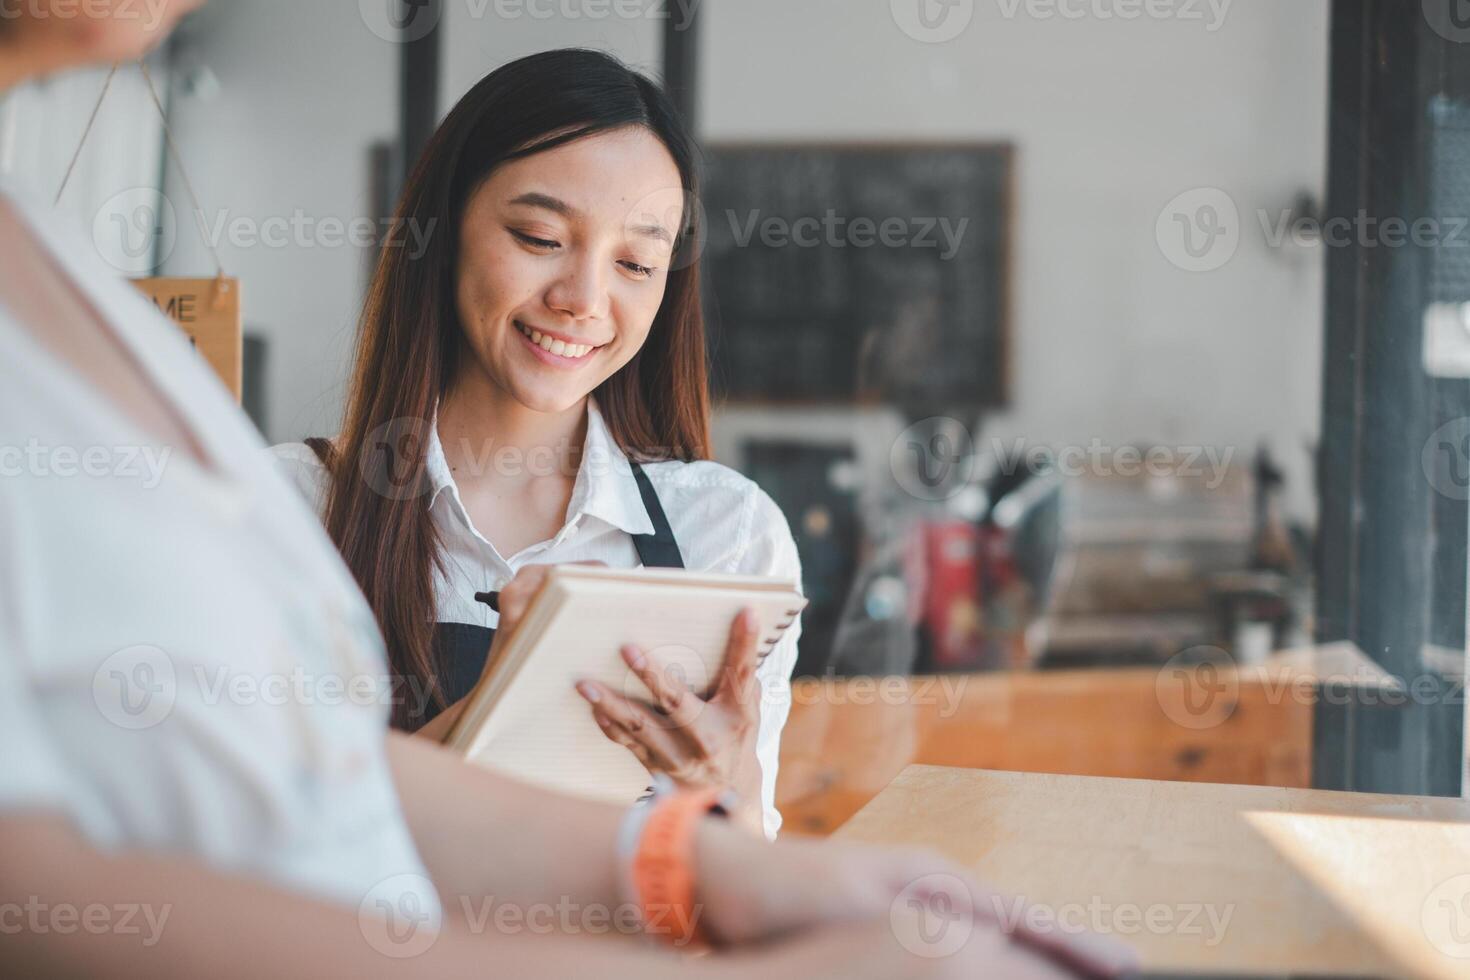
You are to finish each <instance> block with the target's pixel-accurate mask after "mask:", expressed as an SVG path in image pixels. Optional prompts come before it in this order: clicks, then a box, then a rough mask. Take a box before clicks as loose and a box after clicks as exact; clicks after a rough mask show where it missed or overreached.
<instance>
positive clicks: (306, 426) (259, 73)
mask: <svg viewBox="0 0 1470 980" xmlns="http://www.w3.org/2000/svg"><path fill="white" fill-rule="evenodd" d="M191 28H192V29H191V31H190V33H189V35H188V37H187V38H186V43H185V46H184V49H183V51H182V53H181V61H182V62H183V65H182V66H181V73H183V70H184V69H185V68H187V67H188V66H204V67H206V68H207V69H208V70H209V71H210V72H212V73H213V75H214V77H215V78H216V79H217V80H218V93H217V94H216V95H214V96H213V97H212V98H203V97H182V98H179V99H178V100H177V101H176V102H175V105H174V115H175V120H176V122H175V126H176V129H177V132H178V134H179V139H180V143H181V150H182V153H183V155H184V159H185V162H186V165H187V166H188V168H189V171H190V173H191V174H192V176H193V178H194V182H195V184H196V186H197V188H198V190H199V194H200V197H201V199H202V205H203V208H204V210H205V212H206V214H207V215H208V216H209V220H210V222H211V224H215V225H216V226H217V222H218V221H219V220H220V219H221V218H223V219H226V220H227V221H229V222H236V223H237V226H238V227H240V228H242V229H247V230H248V228H250V227H255V228H259V229H261V230H262V231H268V230H269V229H268V228H267V226H266V222H270V221H275V222H277V225H276V227H277V228H279V222H281V221H283V220H284V221H287V222H291V221H297V224H298V225H299V226H300V227H301V228H303V229H307V230H306V231H304V232H303V233H298V232H297V231H295V230H294V229H292V230H289V231H287V232H286V234H285V239H286V241H287V244H286V245H285V246H284V247H274V246H271V245H265V244H250V242H251V239H250V238H249V237H248V235H247V236H245V237H241V236H240V235H226V236H225V240H224V241H223V242H222V243H221V246H220V253H221V256H222V259H223V263H224V267H225V271H226V272H228V273H230V274H231V275H237V276H239V277H240V278H241V280H242V294H243V302H244V318H245V325H246V329H247V330H256V331H259V332H260V333H262V334H264V335H265V336H266V337H267V338H268V339H269V341H270V355H269V356H270V367H269V379H270V383H269V389H268V395H267V398H268V403H269V417H270V426H269V428H270V431H269V433H268V435H269V436H270V438H271V439H272V440H276V441H282V440H287V439H299V438H301V437H302V436H306V435H330V434H332V433H335V432H336V431H337V427H338V425H339V424H340V416H341V405H342V398H343V387H344V382H345V378H346V373H347V359H348V355H349V352H350V350H351V343H352V339H353V337H354V335H355V332H356V326H357V317H358V313H359V312H360V309H361V305H362V295H363V289H364V286H365V284H366V279H367V272H368V268H367V264H368V262H369V261H370V252H371V249H368V248H362V247H359V246H355V245H352V244H350V243H347V242H345V240H343V241H341V242H340V243H338V242H339V239H338V236H337V235H336V234H334V233H333V232H332V230H331V227H330V225H328V227H326V228H323V227H322V224H321V223H322V222H324V221H328V222H330V221H332V220H341V221H344V222H346V221H351V220H354V219H360V218H371V217H373V216H374V209H373V202H372V200H371V194H370V184H369V175H370V170H369V158H368V151H369V147H370V145H371V144H372V143H373V141H375V140H380V139H392V138H396V136H397V128H398V54H399V52H398V45H397V44H395V43H391V42H389V41H386V40H383V39H382V38H381V37H379V36H377V35H376V34H374V33H373V32H372V31H371V30H370V29H369V27H368V25H367V24H366V23H365V22H364V19H363V17H362V15H361V14H360V13H359V8H358V5H357V4H355V3H351V2H344V0H330V2H319V0H313V2H309V3H302V2H299V0H228V2H216V3H211V4H210V5H209V6H208V7H206V8H205V9H204V10H203V11H202V12H201V13H200V14H199V15H197V20H196V21H195V23H193V24H192V25H191ZM166 193H167V195H168V197H169V199H170V200H171V201H173V202H174V204H175V205H176V206H177V207H178V208H179V212H180V214H181V215H184V214H185V213H186V211H187V209H188V197H187V195H186V194H185V192H184V188H183V186H182V183H181V182H180V180H179V175H178V174H177V172H175V171H174V170H172V169H170V172H169V179H168V182H167V186H166ZM298 212H300V215H301V217H300V220H298V219H297V217H296V216H297V214H298ZM166 268H167V270H168V272H169V273H170V274H174V275H203V274H209V273H210V272H211V271H212V270H213V265H212V262H211V259H210V257H209V255H208V253H207V252H206V251H205V250H204V247H203V245H202V244H201V243H200V238H199V236H198V235H197V234H196V233H195V232H194V229H193V228H192V227H190V228H187V229H184V228H181V231H180V235H179V244H178V247H177V249H176V250H175V252H174V254H173V257H172V258H171V260H170V261H169V263H168V264H167V266H166Z"/></svg>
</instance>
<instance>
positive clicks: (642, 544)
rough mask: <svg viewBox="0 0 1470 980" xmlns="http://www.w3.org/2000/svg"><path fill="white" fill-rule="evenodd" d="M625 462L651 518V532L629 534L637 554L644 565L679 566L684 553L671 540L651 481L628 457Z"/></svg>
mask: <svg viewBox="0 0 1470 980" xmlns="http://www.w3.org/2000/svg"><path fill="white" fill-rule="evenodd" d="M628 465H630V466H631V467H632V468H633V479H635V480H637V481H638V493H639V494H640V495H641V496H642V497H643V509H644V510H646V511H648V519H649V520H650V521H652V522H653V533H652V534H635V535H633V546H634V547H635V548H637V549H638V557H639V558H640V559H641V560H642V561H643V564H644V566H646V567H648V568H683V567H684V556H683V554H681V553H680V551H679V542H678V541H676V540H674V529H673V528H671V527H669V519H668V517H667V516H666V515H665V514H664V507H663V504H661V503H659V499H658V494H657V493H655V492H654V489H653V482H652V481H651V480H649V479H648V474H647V473H645V472H643V467H641V466H639V465H638V464H637V463H635V462H633V461H632V460H629V461H628Z"/></svg>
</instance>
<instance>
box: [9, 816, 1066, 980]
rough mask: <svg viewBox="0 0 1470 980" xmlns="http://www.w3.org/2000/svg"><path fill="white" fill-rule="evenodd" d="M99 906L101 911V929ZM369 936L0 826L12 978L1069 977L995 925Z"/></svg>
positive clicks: (199, 871)
mask: <svg viewBox="0 0 1470 980" xmlns="http://www.w3.org/2000/svg"><path fill="white" fill-rule="evenodd" d="M89 910H104V911H101V912H100V915H101V916H103V918H99V917H97V914H94V913H92V912H90V911H89ZM140 910H142V911H140ZM124 916H126V917H127V918H126V920H125V919H124ZM104 918H105V920H106V921H105V922H104ZM83 923H90V926H89V927H84V926H83V925H82V924H83ZM378 928H381V926H379V927H378ZM372 929H373V924H372V923H371V922H367V923H366V926H365V923H364V919H363V918H362V915H360V914H354V912H353V911H352V910H351V909H348V908H343V907H340V906H333V905H327V904H324V903H320V902H315V901H312V900H310V899H307V898H303V897H301V896H299V895H296V894H293V893H290V892H284V891H280V890H278V889H274V888H271V887H268V886H266V885H262V884H259V883H256V882H252V881H246V880H244V879H240V878H234V877H230V876H227V875H224V874H220V873H218V872H215V871H211V870H208V869H206V868H205V867H204V866H202V865H200V864H197V863H194V862H190V861H184V860H179V859H169V858H165V857H161V856H156V855H132V856H126V855H124V856H112V855H104V854H102V853H100V852H98V851H96V850H94V849H93V848H91V847H90V846H89V845H88V844H87V842H86V841H85V840H83V839H82V838H81V837H80V835H78V834H77V833H76V832H75V831H74V830H73V829H72V828H71V827H70V825H69V824H68V823H67V822H66V821H65V820H64V819H63V818H61V817H59V816H50V815H42V814H34V815H27V816H21V815H14V814H12V815H8V816H5V815H0V975H4V976H27V977H73V976H78V977H107V978H114V977H115V978H137V980H157V978H160V977H164V978H167V977H202V976H207V977H210V978H213V980H236V978H238V980H254V978H257V977H262V976H265V977H271V978H272V980H289V978H292V977H303V978H307V977H309V978H312V980H315V978H318V977H324V976H332V977H336V976H344V977H357V976H366V977H403V978H413V977H424V978H432V980H452V978H455V977H475V978H484V977H524V976H530V977H547V978H553V977H578V978H580V977H585V976H588V975H596V976H604V977H637V978H638V980H664V978H668V980H673V978H675V977H678V978H681V980H701V978H703V980H736V978H743V977H747V976H750V975H753V974H754V975H759V976H762V977H765V978H767V980H808V978H810V977H813V976H841V977H844V978H847V980H868V978H872V980H895V978H902V977H915V978H926V980H927V978H934V980H949V978H954V980H961V978H963V980H970V978H971V977H974V976H980V975H985V976H992V977H1015V978H1055V977H1060V976H1062V975H1063V973H1062V971H1061V970H1059V969H1058V968H1056V967H1055V966H1053V965H1052V964H1051V963H1049V962H1047V961H1044V960H1042V959H1040V958H1037V957H1035V956H1033V955H1031V954H1030V953H1028V952H1026V951H1025V950H1023V949H1021V948H1019V947H1017V946H1015V945H1013V944H1011V943H1009V942H1008V941H1006V939H1005V937H1003V936H1002V935H1001V934H1000V933H999V932H998V931H997V930H995V929H993V928H988V927H985V926H981V927H980V928H977V929H976V930H975V934H974V937H973V938H972V939H971V940H970V941H969V942H968V943H967V944H966V946H965V948H964V949H963V950H960V951H958V952H957V953H956V954H955V955H951V956H947V957H944V958H940V959H934V958H926V957H923V956H917V955H914V954H913V953H912V952H909V951H907V950H905V949H904V948H903V946H902V944H901V943H900V942H899V941H897V939H896V938H895V936H894V932H893V928H892V926H890V924H889V921H888V919H887V918H886V917H885V918H883V919H880V920H876V921H870V922H868V923H865V924H861V925H854V926H849V927H845V928H841V929H833V930H826V931H823V932H821V933H818V934H814V935H811V936H809V937H807V938H804V939H802V940H800V941H797V942H789V943H784V944H781V945H779V946H776V947H773V948H768V949H766V950H765V951H762V952H757V953H749V954H741V955H735V956H722V957H713V958H709V959H706V960H702V961H691V960H688V959H684V958H680V957H675V956H672V955H670V954H667V953H658V952H655V951H653V950H651V949H648V948H640V947H637V946H633V945H631V944H618V943H611V942H606V941H600V940H598V939H597V938H595V937H563V936H557V935H550V934H546V935H537V934H527V933H526V932H525V931H522V932H521V933H519V934H517V935H508V934H505V933H504V932H498V931H495V930H494V929H490V930H487V931H484V932H482V933H481V934H478V935H477V934H474V933H472V932H470V931H469V929H468V928H467V927H466V925H465V924H463V923H458V924H457V923H455V922H454V921H453V919H450V920H448V921H447V923H446V927H445V929H444V930H443V932H442V933H441V934H439V935H438V936H437V937H436V938H435V939H434V941H433V942H432V943H431V944H429V945H428V946H427V948H426V949H424V950H423V951H421V952H416V953H415V955H412V956H402V957H398V956H389V955H387V954H385V953H384V952H382V951H380V949H379V948H377V947H375V946H373V945H372V944H371V943H370V942H369V940H368V936H369V935H370V934H372Z"/></svg>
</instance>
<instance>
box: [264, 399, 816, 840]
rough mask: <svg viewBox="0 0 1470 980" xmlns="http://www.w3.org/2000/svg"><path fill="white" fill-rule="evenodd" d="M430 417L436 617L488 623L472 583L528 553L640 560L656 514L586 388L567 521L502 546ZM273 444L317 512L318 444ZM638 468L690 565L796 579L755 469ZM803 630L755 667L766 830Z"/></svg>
mask: <svg viewBox="0 0 1470 980" xmlns="http://www.w3.org/2000/svg"><path fill="white" fill-rule="evenodd" d="M427 428H428V430H429V431H428V432H427V433H426V435H427V438H428V441H429V448H428V459H427V473H428V476H429V494H430V497H429V508H430V512H431V513H432V515H433V518H434V523H435V526H436V528H437V529H438V531H439V535H440V539H441V540H442V542H443V546H444V559H445V560H444V568H445V573H444V574H443V575H441V576H439V577H438V578H437V580H436V582H435V595H436V597H437V603H438V612H437V615H436V617H435V618H436V620H437V621H438V622H444V623H468V624H471V625H475V626H485V627H489V628H491V629H493V628H495V626H496V625H497V623H498V622H499V620H500V617H499V614H498V613H496V612H495V611H494V610H492V609H490V607H489V606H486V605H485V604H484V603H481V602H476V601H475V593H477V592H497V591H499V590H500V589H501V588H503V587H504V586H505V584H506V583H507V582H509V581H510V580H511V579H512V578H513V577H514V576H515V574H516V572H518V571H519V570H520V569H521V568H523V567H525V566H527V565H552V564H562V563H564V562H575V561H600V562H604V563H606V564H608V565H610V566H612V567H614V568H633V567H636V566H638V565H639V564H640V562H639V559H638V552H637V549H636V548H635V547H634V545H633V539H632V537H631V535H635V534H651V533H653V523H652V521H650V520H649V517H648V512H647V510H646V509H645V508H644V506H643V498H642V496H641V495H640V494H639V492H638V483H637V481H636V480H635V479H634V477H633V472H632V469H631V468H630V467H629V465H628V460H627V457H626V456H625V455H624V454H623V452H622V450H621V449H620V448H619V447H618V444H617V442H616V441H615V440H614V439H613V438H612V434H611V433H610V432H609V431H608V428H607V423H606V421H605V420H604V419H603V417H602V413H601V411H599V410H598V407H597V404H596V402H595V400H594V399H591V398H589V399H588V400H587V441H586V443H585V445H584V449H583V454H582V463H581V466H580V467H579V469H578V472H577V479H576V483H575V484H574V486H573V488H572V498H571V502H570V503H569V504H568V505H567V516H566V522H565V523H564V524H563V525H562V528H561V530H559V531H558V532H557V533H556V535H555V536H553V537H552V538H551V539H550V540H547V541H542V542H539V543H538V544H533V545H531V546H530V547H528V548H525V549H523V550H522V551H520V552H518V553H517V554H514V555H510V556H508V557H507V556H504V555H502V554H500V552H499V551H498V550H497V549H496V547H495V546H494V545H493V544H491V543H490V542H489V541H488V540H487V539H486V538H485V537H484V536H483V535H481V534H480V532H479V531H478V530H476V528H475V526H474V522H473V521H471V520H470V515H469V512H468V511H467V510H466V509H465V507H464V504H463V502H462V501H461V499H460V495H459V488H458V487H457V486H456V485H455V482H454V477H453V475H452V474H451V473H450V471H449V465H448V463H447V462H446V461H445V457H444V448H443V446H442V445H441V444H440V441H439V434H438V427H437V426H429V427H427ZM274 452H275V454H276V456H277V458H278V459H279V460H280V461H281V464H282V466H283V467H284V469H285V471H286V473H287V474H288V475H289V476H290V477H291V479H292V480H294V481H295V483H296V484H297V486H299V487H300V488H301V491H302V493H303V494H305V495H306V497H307V499H308V500H309V501H311V502H312V504H313V505H314V506H315V507H316V509H317V512H318V513H321V512H322V510H323V509H324V506H325V503H326V471H325V469H324V468H323V467H322V465H321V461H320V460H319V459H317V456H316V454H315V453H314V452H312V450H311V449H310V447H308V446H307V445H305V444H304V443H288V444H286V445H282V446H277V447H275V449H274ZM487 464H488V461H487ZM527 465H530V462H529V461H528V462H527ZM643 470H644V472H645V473H647V474H648V479H649V482H651V483H652V484H653V488H654V490H655V492H656V493H657V494H658V498H659V502H660V503H661V504H662V505H663V509H664V513H665V515H666V516H667V517H668V521H669V525H670V527H671V528H672V529H673V532H674V538H675V539H676V540H677V541H678V543H679V550H680V552H681V553H682V554H683V556H684V564H685V566H686V567H687V568H690V569H693V570H696V571H706V572H728V573H736V574H743V575H768V576H774V577H778V578H783V579H787V580H790V581H793V582H796V583H797V585H798V587H799V586H800V584H801V561H800V559H799V558H798V557H797V552H796V542H795V541H794V540H793V539H792V537H791V530H790V528H789V527H788V525H787V523H786V517H785V515H784V514H782V513H781V509H780V508H779V507H777V506H776V504H775V502H774V501H773V500H771V498H770V496H768V495H767V494H766V493H765V491H763V490H761V488H760V487H758V486H757V485H756V484H755V483H754V482H753V481H751V480H750V479H748V478H747V477H744V476H742V475H740V474H739V473H737V472H735V471H734V470H732V469H730V468H729V467H727V466H722V465H720V464H719V463H715V462H709V461H700V462H693V463H681V462H677V461H671V462H661V463H645V464H643ZM800 634H801V623H800V621H799V620H798V622H796V623H794V624H792V626H791V628H790V629H789V630H787V631H786V633H785V634H784V636H783V637H782V639H781V641H780V642H779V643H778V644H777V645H776V647H775V649H774V650H772V651H771V653H770V655H769V656H767V657H766V659H765V661H764V662H763V663H762V664H761V666H760V668H759V670H758V672H757V676H758V677H759V679H760V683H761V690H762V698H761V718H760V727H759V731H758V733H757V736H756V755H757V757H758V759H759V761H760V766H761V801H762V804H763V809H764V826H765V832H766V836H767V837H771V838H774V837H775V836H776V832H777V830H779V829H780V826H781V814H780V813H779V812H778V811H777V810H776V770H777V767H778V765H779V755H780V744H781V729H782V728H783V727H785V725H786V716H787V713H788V711H789V710H790V707H791V688H790V680H791V671H792V670H793V669H794V668H795V666H796V645H797V640H798V638H799V637H800Z"/></svg>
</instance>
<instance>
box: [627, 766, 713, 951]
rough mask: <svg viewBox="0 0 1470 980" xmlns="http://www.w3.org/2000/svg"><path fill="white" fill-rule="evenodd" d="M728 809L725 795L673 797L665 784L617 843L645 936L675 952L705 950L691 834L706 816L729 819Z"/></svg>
mask: <svg viewBox="0 0 1470 980" xmlns="http://www.w3.org/2000/svg"><path fill="white" fill-rule="evenodd" d="M730 805H731V803H730V795H729V793H728V792H727V791H725V790H720V789H710V790H686V791H673V790H672V783H667V782H665V784H664V787H663V788H662V789H656V791H655V795H654V798H653V800H651V801H650V802H648V803H646V804H640V805H639V806H636V807H634V809H633V811H632V812H630V813H629V815H628V820H627V822H626V823H624V825H623V839H622V841H621V842H620V844H621V847H620V850H622V851H623V853H624V855H625V856H626V857H627V858H629V860H628V862H627V876H626V879H625V887H626V888H627V891H628V898H629V900H630V901H631V902H632V903H633V904H634V905H635V906H637V908H638V911H639V915H640V917H641V920H642V923H643V931H644V932H645V933H646V934H647V935H649V936H651V937H653V938H655V939H657V940H659V941H660V942H662V943H665V944H667V945H670V946H673V947H675V948H677V949H684V950H693V949H702V948H705V947H707V946H708V945H709V944H708V943H707V942H706V941H705V937H704V935H703V933H702V930H701V929H700V928H699V918H700V910H699V908H698V907H697V905H696V904H695V868H694V832H695V830H696V828H697V827H698V826H699V821H700V820H702V819H703V818H704V817H706V816H707V815H709V814H711V813H714V814H719V815H722V816H728V814H729V807H730Z"/></svg>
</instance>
